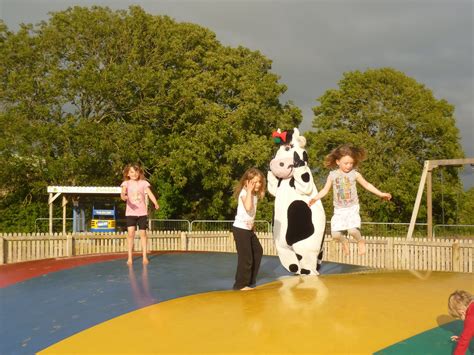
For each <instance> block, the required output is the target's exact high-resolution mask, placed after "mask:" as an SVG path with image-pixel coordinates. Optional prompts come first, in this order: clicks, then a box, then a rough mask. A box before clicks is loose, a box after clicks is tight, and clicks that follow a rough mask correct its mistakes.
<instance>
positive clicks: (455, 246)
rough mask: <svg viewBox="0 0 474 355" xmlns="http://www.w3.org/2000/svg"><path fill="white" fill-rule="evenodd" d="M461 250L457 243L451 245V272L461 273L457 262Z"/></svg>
mask: <svg viewBox="0 0 474 355" xmlns="http://www.w3.org/2000/svg"><path fill="white" fill-rule="evenodd" d="M460 251H461V248H460V247H459V243H453V246H452V248H451V253H452V254H451V260H452V266H451V270H452V271H454V272H459V271H461V268H460V265H459V261H460V260H461V255H460V254H461V253H460Z"/></svg>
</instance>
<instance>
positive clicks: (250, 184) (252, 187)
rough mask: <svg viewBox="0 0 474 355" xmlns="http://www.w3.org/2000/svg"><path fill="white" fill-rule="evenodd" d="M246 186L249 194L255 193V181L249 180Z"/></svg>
mask: <svg viewBox="0 0 474 355" xmlns="http://www.w3.org/2000/svg"><path fill="white" fill-rule="evenodd" d="M245 186H246V188H247V192H253V191H254V190H255V181H253V180H249V181H247V184H246V185H245Z"/></svg>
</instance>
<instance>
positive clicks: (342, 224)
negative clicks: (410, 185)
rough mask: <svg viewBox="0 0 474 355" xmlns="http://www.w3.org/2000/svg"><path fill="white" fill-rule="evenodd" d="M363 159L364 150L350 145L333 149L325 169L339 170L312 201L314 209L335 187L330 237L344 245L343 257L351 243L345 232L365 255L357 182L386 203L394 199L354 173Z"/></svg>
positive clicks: (326, 161) (328, 156)
mask: <svg viewBox="0 0 474 355" xmlns="http://www.w3.org/2000/svg"><path fill="white" fill-rule="evenodd" d="M364 158H365V151H364V149H362V148H357V147H354V146H352V145H350V144H344V145H341V146H339V147H337V148H336V149H334V150H333V151H332V152H331V153H330V154H329V155H327V156H326V159H325V161H324V165H325V166H326V167H327V168H337V169H335V170H333V171H331V172H330V173H329V176H328V179H327V181H326V185H325V186H324V188H323V189H322V190H321V191H319V193H318V194H317V195H316V196H314V197H313V198H312V199H311V200H310V201H309V205H310V206H311V205H312V204H314V203H316V201H318V200H319V199H320V198H323V197H324V196H326V194H327V193H328V192H329V190H330V189H331V187H332V189H333V205H334V215H333V217H332V218H331V235H332V237H333V238H334V239H336V240H340V241H342V245H343V250H344V254H346V255H347V254H349V242H348V240H347V239H346V238H345V236H344V233H345V232H347V234H348V235H351V236H352V237H354V239H355V240H357V244H358V253H359V255H362V254H365V241H364V240H363V239H362V236H361V234H360V224H361V221H360V215H359V198H358V196H357V188H356V185H357V184H356V183H357V182H358V183H359V184H361V185H362V186H363V187H364V188H365V189H366V190H368V191H370V192H372V193H373V194H375V195H377V196H379V197H381V198H383V199H384V200H390V199H391V198H392V195H390V194H389V193H387V192H382V191H380V190H378V189H377V188H376V187H375V186H374V185H372V184H371V183H369V182H368V181H367V180H365V179H364V178H363V177H362V175H361V174H360V173H359V172H357V171H356V170H355V168H356V167H357V165H358V164H359V162H361V161H362V160H364Z"/></svg>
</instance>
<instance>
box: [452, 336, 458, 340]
mask: <svg viewBox="0 0 474 355" xmlns="http://www.w3.org/2000/svg"><path fill="white" fill-rule="evenodd" d="M458 339H459V337H458V336H457V335H453V336H452V337H451V341H458Z"/></svg>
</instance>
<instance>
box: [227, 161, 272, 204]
mask: <svg viewBox="0 0 474 355" xmlns="http://www.w3.org/2000/svg"><path fill="white" fill-rule="evenodd" d="M255 176H258V177H259V178H260V182H261V183H262V185H261V186H260V190H259V191H258V197H259V198H263V197H264V196H265V189H266V185H267V180H266V179H265V175H263V173H262V172H261V171H260V170H258V169H257V168H250V169H248V170H247V171H246V172H245V173H244V175H242V177H241V178H240V180H239V182H238V183H237V184H236V185H235V187H234V197H235V198H239V194H240V191H242V189H243V188H244V186H245V184H246V183H247V181H249V180H252V179H253V178H254V177H255Z"/></svg>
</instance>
